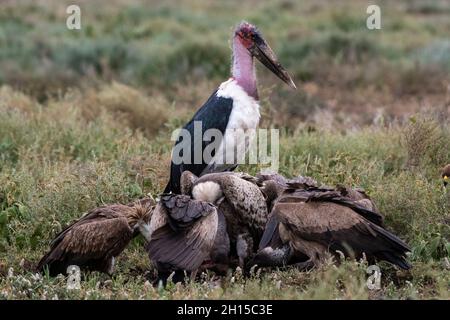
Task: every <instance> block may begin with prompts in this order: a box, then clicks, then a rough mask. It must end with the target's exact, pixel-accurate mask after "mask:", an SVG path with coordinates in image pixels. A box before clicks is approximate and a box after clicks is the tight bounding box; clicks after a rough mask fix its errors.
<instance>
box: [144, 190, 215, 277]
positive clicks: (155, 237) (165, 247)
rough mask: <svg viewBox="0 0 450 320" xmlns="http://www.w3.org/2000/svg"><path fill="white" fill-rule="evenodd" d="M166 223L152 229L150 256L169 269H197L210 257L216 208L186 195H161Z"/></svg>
mask: <svg viewBox="0 0 450 320" xmlns="http://www.w3.org/2000/svg"><path fill="white" fill-rule="evenodd" d="M160 204H161V206H162V208H163V210H164V211H165V213H166V214H167V216H168V222H169V223H168V224H164V225H162V226H160V227H159V228H158V229H156V230H155V231H153V233H152V235H151V240H150V242H149V243H148V245H147V250H148V252H149V256H150V259H151V260H152V261H155V262H156V263H157V264H158V265H160V266H164V268H165V269H170V270H187V271H194V270H196V269H197V268H198V267H199V266H200V265H201V264H202V262H203V261H204V260H205V259H206V258H207V257H208V256H209V254H210V252H211V248H212V247H213V245H214V240H215V237H216V233H217V228H218V216H217V210H216V208H215V207H214V206H213V205H212V204H210V203H207V202H203V201H197V200H192V199H190V198H189V196H185V195H174V194H169V195H162V196H161V202H160Z"/></svg>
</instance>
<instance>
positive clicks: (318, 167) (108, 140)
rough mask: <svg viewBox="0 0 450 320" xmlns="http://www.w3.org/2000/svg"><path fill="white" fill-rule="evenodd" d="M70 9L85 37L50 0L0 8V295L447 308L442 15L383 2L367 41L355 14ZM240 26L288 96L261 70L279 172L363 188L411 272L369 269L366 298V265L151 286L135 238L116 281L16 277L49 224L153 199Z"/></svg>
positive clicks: (26, 272)
mask: <svg viewBox="0 0 450 320" xmlns="http://www.w3.org/2000/svg"><path fill="white" fill-rule="evenodd" d="M72 3H73V1H71V2H70V4H72ZM78 3H79V4H80V6H81V8H82V30H81V31H69V30H67V29H66V28H65V17H66V14H65V8H66V5H67V4H66V3H64V1H38V2H35V1H14V2H13V1H11V2H8V1H6V2H2V4H1V6H2V10H0V48H1V49H0V85H1V88H0V114H1V117H0V298H7V299H12V298H18V299H22V298H23V299H30V298H31V299H43V298H47V299H52V298H60V299H62V298H82V299H84V298H86V299H96V298H97V299H98V298H151V299H172V298H181V299H183V298H200V299H203V298H227V299H243V298H250V299H252V298H256V299H258V298H269V299H272V298H273V299H279V298H286V299H303V298H309V299H320V298H325V299H327V298H331V299H365V298H425V299H430V298H439V299H449V298H450V272H449V269H450V262H449V259H450V195H449V193H448V191H447V192H445V191H444V190H443V188H442V182H441V181H440V177H439V168H440V167H442V166H443V165H444V164H445V163H450V150H449V149H448V137H449V135H450V126H449V119H450V91H449V90H450V89H448V88H449V86H450V65H449V61H450V43H449V40H448V34H449V32H450V19H449V17H450V6H449V5H448V3H447V2H444V1H425V2H424V1H400V2H396V4H395V5H394V4H393V2H391V1H389V2H388V1H381V2H380V5H381V8H382V23H383V29H382V30H381V31H368V30H367V29H366V28H365V18H366V16H367V15H366V13H365V10H366V7H367V5H368V4H367V2H366V1H342V2H339V4H337V3H333V5H331V4H330V3H328V2H326V1H302V2H301V3H297V2H295V1H288V0H284V1H283V0H278V1H271V2H267V3H261V2H255V1H246V2H242V1H239V2H238V1H236V2H234V1H228V2H223V3H222V2H201V1H194V0H190V1H188V2H187V4H186V5H183V6H179V5H175V4H171V3H170V2H169V3H165V4H163V2H161V3H160V2H157V1H131V2H130V1H122V0H114V1H108V2H107V3H106V2H105V5H104V6H99V5H94V4H93V3H92V2H90V1H78ZM238 7H239V10H237V8H238ZM243 18H245V19H247V20H249V21H251V22H254V23H255V24H257V25H259V26H260V28H261V30H262V31H263V33H264V34H265V35H266V36H267V38H268V40H269V42H270V43H271V44H272V47H273V48H274V50H275V51H276V52H277V53H278V54H279V56H280V60H281V61H282V62H283V64H285V65H286V67H287V69H288V70H290V71H292V74H293V75H294V78H295V79H296V81H297V82H298V83H299V87H300V90H299V91H297V92H292V91H289V90H288V89H286V88H285V87H284V86H283V85H282V84H279V81H277V80H276V79H275V77H274V76H272V75H270V74H269V73H268V72H267V71H266V70H263V68H260V67H258V68H259V74H260V78H261V81H260V91H261V92H260V95H261V97H262V113H263V121H262V124H261V127H264V128H267V127H276V128H279V129H280V130H281V150H280V171H281V173H283V174H285V175H287V176H294V175H298V174H303V175H311V176H313V177H314V178H316V179H318V180H319V181H321V182H323V183H327V184H336V183H345V184H348V185H352V186H361V187H364V188H365V189H366V190H367V191H368V193H369V194H370V195H371V196H372V197H373V199H374V200H375V202H376V203H377V205H378V206H379V208H380V210H381V211H382V212H383V213H384V214H385V216H386V224H387V226H388V228H389V229H390V230H392V231H393V232H395V233H396V234H398V235H399V236H400V237H401V238H402V239H404V240H406V241H407V242H408V243H409V244H410V245H411V247H412V248H413V252H412V254H411V256H410V260H411V262H412V264H413V269H412V271H411V272H408V273H405V272H399V271H396V270H395V269H393V268H392V267H391V266H389V265H386V264H380V266H381V268H382V288H381V289H380V290H374V291H371V290H368V289H367V287H366V283H365V282H366V279H367V274H366V267H367V265H366V264H365V263H364V262H352V261H343V262H342V263H341V264H340V265H339V266H338V267H336V266H335V265H334V264H333V263H331V262H330V264H328V265H325V266H323V267H322V268H320V269H318V270H313V271H310V272H303V273H301V272H298V271H296V270H284V271H281V270H274V271H271V272H268V273H261V274H254V275H252V276H251V277H250V278H246V279H244V278H242V276H241V275H240V274H239V272H234V273H233V274H232V275H230V276H229V277H227V278H224V279H222V280H220V281H219V280H218V279H216V278H214V277H213V276H212V275H210V274H209V275H204V277H203V280H202V281H199V282H197V283H191V284H188V285H179V284H177V285H169V286H168V287H167V288H166V289H161V288H153V287H152V286H151V285H150V284H149V281H148V280H150V281H151V279H153V278H154V270H153V268H152V266H151V262H150V261H149V260H148V258H147V255H146V253H145V250H144V249H143V239H141V238H137V239H136V240H135V241H134V242H133V243H132V245H130V246H129V248H127V250H126V251H125V252H124V253H123V254H122V255H121V256H120V257H119V259H118V263H117V267H118V269H117V272H116V274H115V275H114V276H113V278H112V279H109V278H108V277H106V276H105V275H100V274H95V273H94V274H89V275H86V276H85V277H84V279H83V281H82V284H81V285H82V289H81V290H76V291H67V290H66V280H65V279H64V278H55V279H51V278H47V277H44V278H39V277H36V276H35V275H34V274H33V273H32V272H30V268H31V267H32V265H33V263H35V262H36V261H37V260H38V259H39V258H40V256H41V255H42V254H43V253H44V251H45V250H47V248H48V244H49V241H50V240H51V238H52V237H53V235H54V234H55V233H56V232H58V231H59V230H60V229H61V228H62V226H64V225H65V224H67V223H69V222H70V221H72V220H73V219H75V218H77V217H79V216H80V215H81V214H82V213H83V212H85V211H86V210H88V209H90V208H93V207H96V206H98V205H101V204H104V203H112V202H122V203H125V202H127V201H130V200H132V199H135V198H137V197H141V196H144V195H145V194H147V193H151V194H153V195H155V194H157V193H158V192H161V190H162V188H163V187H164V185H165V182H166V181H167V177H168V166H169V161H170V158H169V157H170V148H171V142H170V141H169V138H170V133H171V132H172V130H173V129H175V128H177V127H179V126H180V125H181V124H182V123H183V122H184V121H186V120H187V119H188V118H189V117H190V116H191V115H192V113H193V112H194V111H195V110H196V108H198V107H199V106H200V105H201V103H202V102H203V101H205V99H206V98H207V97H208V94H209V93H210V92H211V91H212V90H213V88H214V87H215V86H217V84H218V83H220V82H221V81H223V80H224V79H226V78H227V76H228V68H229V55H230V52H229V44H228V41H229V40H228V38H229V35H230V32H231V30H232V26H233V25H235V24H236V23H237V22H238V21H240V20H241V19H243ZM259 169H260V168H259V167H257V166H244V167H242V168H241V170H245V171H248V172H250V173H256V172H258V171H259ZM10 268H12V269H13V270H11V269H10ZM8 271H9V272H8ZM8 273H9V274H8Z"/></svg>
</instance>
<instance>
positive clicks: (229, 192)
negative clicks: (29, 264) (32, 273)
mask: <svg viewBox="0 0 450 320" xmlns="http://www.w3.org/2000/svg"><path fill="white" fill-rule="evenodd" d="M232 49H233V57H232V70H231V73H232V74H231V78H230V79H228V80H227V81H225V82H223V83H222V84H221V85H220V86H219V88H218V89H217V90H216V91H215V92H214V93H213V94H212V95H211V97H210V98H209V99H208V100H207V102H206V103H205V104H204V105H203V106H202V107H201V108H200V109H199V110H198V111H197V112H196V113H195V115H194V116H193V118H192V120H191V121H189V122H188V123H187V124H186V125H185V126H184V129H186V130H187V131H188V132H190V133H193V130H194V129H195V122H196V121H198V122H199V123H200V124H201V128H202V133H204V132H206V130H208V129H216V130H219V131H220V132H221V133H222V134H223V140H221V144H220V146H219V148H218V149H217V150H216V153H215V155H218V156H223V154H224V153H226V152H227V150H230V148H231V147H233V146H236V145H239V143H240V140H239V138H240V137H239V136H238V135H236V134H234V133H233V132H235V131H233V130H232V129H256V128H257V126H258V123H259V118H260V113H259V102H258V101H259V97H258V91H257V85H256V72H255V65H254V58H256V59H258V60H259V61H260V62H261V63H263V64H264V65H265V66H266V67H267V68H268V69H269V70H270V71H272V72H273V73H274V74H275V75H276V76H277V77H279V78H280V79H281V80H282V81H283V82H285V83H286V84H288V85H289V86H290V87H291V88H294V89H295V88H296V86H295V84H294V82H293V81H292V79H291V77H290V76H289V74H288V73H287V71H286V70H285V69H284V68H283V67H282V66H281V64H280V63H279V62H278V60H277V58H276V56H275V54H274V52H273V51H272V49H271V48H270V46H269V45H268V44H267V42H266V41H265V40H264V38H263V36H262V35H261V33H260V32H259V30H258V29H257V28H256V27H255V26H253V25H251V24H250V23H247V22H242V23H241V24H240V25H239V26H238V27H237V28H236V29H235V31H234V33H233V36H232ZM181 142H182V141H181V139H179V140H178V141H177V142H176V145H178V144H179V143H181ZM197 142H198V141H197ZM241 142H242V141H241ZM194 144H195V141H194V142H193V143H192V145H191V144H190V146H191V147H192V149H191V150H189V151H190V153H189V154H191V161H186V162H181V163H179V164H175V162H174V161H172V162H171V170H170V180H169V183H168V184H167V187H166V189H165V190H164V192H163V193H162V194H160V195H159V196H158V198H157V200H156V201H155V200H154V199H153V198H151V197H148V198H144V199H140V200H137V201H135V202H133V203H130V204H127V205H123V204H113V205H107V206H102V207H99V208H95V209H93V210H91V211H89V212H88V213H87V214H85V215H84V216H82V217H81V218H80V219H79V220H77V221H76V222H74V223H72V224H71V225H69V226H68V227H66V228H65V229H63V230H62V231H61V232H60V233H59V234H57V235H56V237H55V238H54V240H53V241H52V242H51V244H50V250H49V251H48V253H46V254H45V255H44V257H43V258H42V259H41V260H40V262H39V264H38V267H37V268H38V270H39V271H41V272H48V273H49V275H51V276H55V275H57V274H60V273H63V274H65V273H66V272H67V269H68V267H69V266H71V265H76V266H79V267H80V268H81V269H85V270H96V271H101V272H105V273H108V274H112V273H113V267H114V260H115V257H117V256H118V255H119V254H120V253H121V252H122V251H123V250H124V249H125V248H126V247H127V245H128V244H129V243H130V241H131V240H132V239H133V238H134V237H135V236H137V235H138V234H142V236H143V237H144V238H145V239H146V250H147V252H148V255H149V258H150V260H151V261H152V263H153V265H154V266H155V267H156V269H157V270H158V276H159V278H160V279H162V280H163V281H165V280H167V278H168V277H169V276H171V277H172V279H173V280H174V281H178V280H183V279H184V278H185V275H189V277H190V278H191V279H195V276H196V274H197V273H198V271H205V270H211V271H213V272H215V273H216V274H218V275H224V274H227V272H228V271H229V270H232V269H233V268H237V267H240V268H241V269H242V270H244V271H248V270H250V269H252V268H255V266H256V267H258V268H284V267H286V266H292V267H295V268H299V269H300V270H308V269H311V268H315V267H317V266H318V265H320V264H321V263H323V262H324V261H325V260H328V259H329V257H333V256H334V257H336V258H337V259H335V261H339V259H340V258H341V257H342V256H345V257H348V258H354V259H361V258H363V259H366V260H367V261H368V262H369V263H374V262H376V261H381V260H383V261H387V262H389V263H391V264H393V265H395V266H397V267H398V268H401V269H409V268H410V267H411V266H410V264H409V263H408V261H407V260H406V255H407V253H408V252H409V251H410V248H409V247H408V245H407V244H406V243H405V242H403V241H402V240H401V239H399V238H398V237H397V236H396V235H394V234H393V233H392V232H390V231H388V230H387V229H386V228H385V226H384V225H383V216H382V214H381V213H380V212H379V211H378V209H377V206H376V205H375V203H374V202H373V201H372V200H371V199H370V198H369V197H368V195H367V194H366V193H365V192H364V190H361V189H354V188H351V187H348V186H335V187H330V186H326V185H322V184H320V183H318V182H316V181H315V180H313V179H312V178H309V177H303V176H299V177H296V178H293V179H289V178H286V177H284V176H282V175H280V174H277V173H260V174H257V175H256V176H251V175H248V174H246V173H242V172H234V170H235V169H236V167H237V164H233V163H232V164H231V165H230V164H223V163H221V162H220V161H219V159H220V157H217V158H216V157H214V158H212V159H211V160H210V161H209V162H207V163H206V162H203V161H202V162H201V163H195V161H193V160H194V155H193V154H194V152H193V151H194V149H195V148H194ZM200 144H201V146H202V150H201V151H204V150H205V149H206V148H207V147H208V143H206V142H205V141H201V142H200ZM244 145H245V142H244ZM222 159H223V157H222ZM449 177H450V165H448V166H447V167H445V168H444V170H443V173H442V178H443V180H444V184H447V182H448V179H449Z"/></svg>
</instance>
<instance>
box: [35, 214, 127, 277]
mask: <svg viewBox="0 0 450 320" xmlns="http://www.w3.org/2000/svg"><path fill="white" fill-rule="evenodd" d="M124 207H125V206H124ZM132 237H133V232H132V230H131V228H130V227H129V225H128V221H127V219H126V218H125V217H124V216H122V215H120V214H117V212H114V210H108V209H105V208H99V209H97V210H96V211H92V212H90V213H89V214H88V215H87V216H85V217H83V218H82V219H80V220H78V221H77V222H75V223H74V224H72V225H70V226H69V227H67V228H66V229H64V230H63V232H61V233H59V234H58V236H57V237H56V239H55V240H54V241H53V242H52V245H51V249H50V251H49V252H48V253H47V254H46V255H45V256H44V257H43V258H42V259H41V261H40V262H39V263H38V267H37V268H38V270H40V271H42V270H43V269H44V267H45V266H48V267H49V269H52V267H53V266H55V267H57V266H61V267H62V268H63V267H64V266H65V265H66V264H75V265H78V266H80V267H82V266H83V265H84V264H87V263H89V262H90V261H93V260H102V259H106V258H109V257H113V256H117V255H119V254H120V253H121V252H122V251H123V250H124V249H125V247H126V246H127V244H128V243H129V242H130V240H131V239H132ZM64 271H65V270H62V272H64Z"/></svg>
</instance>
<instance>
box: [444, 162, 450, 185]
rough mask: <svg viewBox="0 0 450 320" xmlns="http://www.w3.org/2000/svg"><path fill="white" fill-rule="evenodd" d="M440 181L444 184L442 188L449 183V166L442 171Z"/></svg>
mask: <svg viewBox="0 0 450 320" xmlns="http://www.w3.org/2000/svg"><path fill="white" fill-rule="evenodd" d="M442 180H443V182H444V187H446V186H447V184H448V183H449V181H450V164H448V165H446V166H445V167H444V168H443V169H442Z"/></svg>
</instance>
